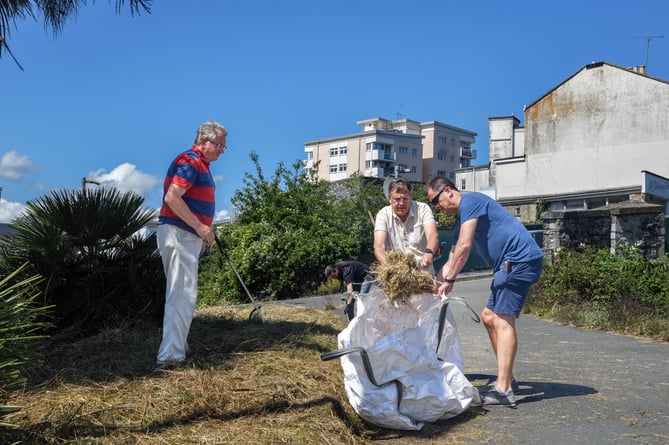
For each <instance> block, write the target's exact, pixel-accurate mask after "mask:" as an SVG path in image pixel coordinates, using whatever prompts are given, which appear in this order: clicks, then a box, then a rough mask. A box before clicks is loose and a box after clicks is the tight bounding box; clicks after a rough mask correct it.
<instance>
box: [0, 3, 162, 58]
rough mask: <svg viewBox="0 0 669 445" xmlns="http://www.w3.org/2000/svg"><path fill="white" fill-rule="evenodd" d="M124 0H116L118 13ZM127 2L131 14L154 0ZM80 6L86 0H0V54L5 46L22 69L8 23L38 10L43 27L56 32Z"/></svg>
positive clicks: (33, 14)
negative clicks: (9, 41) (10, 37)
mask: <svg viewBox="0 0 669 445" xmlns="http://www.w3.org/2000/svg"><path fill="white" fill-rule="evenodd" d="M124 3H125V0H116V13H117V14H118V13H120V12H121V9H122V8H123V5H124ZM128 3H129V7H130V12H131V14H132V15H135V14H139V13H140V12H141V10H144V11H146V12H147V13H151V3H153V0H129V1H128ZM82 6H86V0H48V1H47V0H0V58H1V57H2V51H3V49H4V50H6V51H7V52H8V53H9V55H10V56H12V58H13V59H14V61H15V62H16V64H17V65H18V66H19V68H21V70H23V67H21V64H20V63H19V62H18V60H16V57H14V54H12V52H11V50H10V49H9V45H8V44H7V37H9V33H10V31H11V27H12V25H15V23H16V20H17V19H19V20H23V19H26V18H33V19H37V16H38V15H40V14H41V15H42V16H43V17H44V26H45V28H46V29H50V30H51V31H52V32H53V34H54V35H58V34H60V33H61V32H62V31H63V28H64V27H65V22H66V21H67V19H69V18H70V17H74V16H76V15H77V13H78V12H79V8H81V7H82Z"/></svg>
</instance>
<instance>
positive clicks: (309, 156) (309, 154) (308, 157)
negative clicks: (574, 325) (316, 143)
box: [307, 151, 314, 161]
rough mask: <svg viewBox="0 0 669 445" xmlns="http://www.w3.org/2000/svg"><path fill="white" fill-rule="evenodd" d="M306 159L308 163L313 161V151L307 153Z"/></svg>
mask: <svg viewBox="0 0 669 445" xmlns="http://www.w3.org/2000/svg"><path fill="white" fill-rule="evenodd" d="M307 159H308V160H310V161H311V160H313V159H314V152H313V151H308V152H307Z"/></svg>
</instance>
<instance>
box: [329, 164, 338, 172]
mask: <svg viewBox="0 0 669 445" xmlns="http://www.w3.org/2000/svg"><path fill="white" fill-rule="evenodd" d="M330 173H337V166H336V165H331V166H330Z"/></svg>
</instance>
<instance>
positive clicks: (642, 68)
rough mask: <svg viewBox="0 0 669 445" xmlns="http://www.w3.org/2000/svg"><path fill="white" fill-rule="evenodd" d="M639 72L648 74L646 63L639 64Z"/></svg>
mask: <svg viewBox="0 0 669 445" xmlns="http://www.w3.org/2000/svg"><path fill="white" fill-rule="evenodd" d="M639 72H640V73H641V74H646V65H639Z"/></svg>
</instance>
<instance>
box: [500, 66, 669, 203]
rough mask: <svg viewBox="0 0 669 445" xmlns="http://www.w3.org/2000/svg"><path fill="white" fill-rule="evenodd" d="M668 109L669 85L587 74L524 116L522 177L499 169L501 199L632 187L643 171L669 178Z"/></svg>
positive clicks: (624, 75) (588, 70)
mask: <svg viewBox="0 0 669 445" xmlns="http://www.w3.org/2000/svg"><path fill="white" fill-rule="evenodd" d="M667 110H669V83H667V82H664V81H658V80H657V79H653V78H649V77H647V76H644V75H642V74H639V73H635V72H632V71H630V70H627V69H622V68H620V67H616V66H613V65H610V64H606V63H599V64H593V65H590V66H587V67H585V68H583V69H582V70H581V71H579V72H578V73H576V74H575V75H574V76H572V77H571V78H570V79H568V80H566V81H565V82H563V83H562V84H561V85H559V86H557V87H556V88H555V89H554V90H553V91H551V92H550V93H548V94H546V95H545V96H544V97H542V98H541V99H539V100H538V101H537V102H535V103H534V104H532V105H531V106H529V107H528V108H527V109H526V112H525V138H526V139H525V140H526V143H525V147H526V156H527V160H526V166H525V170H519V167H518V166H517V165H509V164H504V165H498V166H497V184H498V187H497V194H498V198H499V199H504V198H505V197H516V196H536V195H551V196H554V195H559V194H567V193H581V192H587V191H592V190H606V189H616V188H625V187H633V186H638V185H639V184H640V178H641V171H642V170H649V171H652V172H653V173H656V174H659V175H661V176H664V177H669V112H667ZM660 160H662V162H659V161H660Z"/></svg>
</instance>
